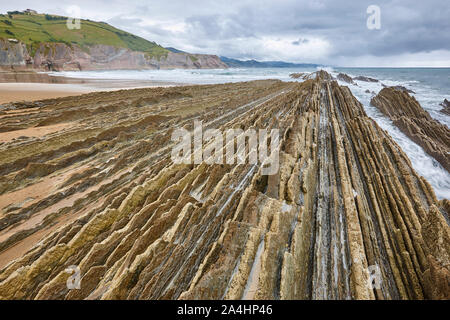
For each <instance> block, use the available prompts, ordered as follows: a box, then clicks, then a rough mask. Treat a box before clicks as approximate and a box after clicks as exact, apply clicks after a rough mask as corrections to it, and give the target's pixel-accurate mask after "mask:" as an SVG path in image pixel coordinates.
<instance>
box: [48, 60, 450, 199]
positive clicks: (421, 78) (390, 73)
mask: <svg viewBox="0 0 450 320" xmlns="http://www.w3.org/2000/svg"><path fill="white" fill-rule="evenodd" d="M322 69H324V70H326V71H328V72H329V73H331V74H332V75H333V76H334V77H336V76H337V75H338V73H340V72H342V73H346V74H348V75H350V76H351V77H356V76H366V77H371V78H375V79H378V80H379V82H373V83H372V82H364V81H358V80H355V83H356V84H355V85H352V84H348V83H345V82H342V81H338V82H339V84H341V85H345V86H348V87H349V88H350V90H351V91H352V93H353V95H354V96H355V97H356V98H357V99H358V100H359V101H360V102H361V103H362V104H363V105H364V108H365V111H366V113H367V114H368V115H369V116H370V117H371V118H373V119H374V120H375V121H376V122H377V123H378V125H379V126H380V127H381V128H383V129H384V130H386V131H387V132H388V133H389V134H390V135H391V136H392V138H393V139H394V140H395V141H396V142H397V143H398V144H399V145H400V146H401V148H402V149H403V151H404V152H405V153H406V154H407V155H408V157H409V159H410V160H411V163H412V165H413V167H414V169H415V170H416V171H417V172H418V173H419V174H420V175H422V176H424V177H425V178H426V179H427V180H428V181H429V182H430V184H431V185H432V186H433V188H434V190H435V193H436V196H437V197H438V198H439V199H443V198H447V199H450V174H449V173H448V172H447V171H446V170H445V169H444V168H443V167H442V166H441V165H440V164H439V163H438V162H437V161H436V160H435V159H434V158H432V157H431V156H429V155H428V154H426V153H425V152H424V150H423V149H422V148H421V147H420V146H418V145H417V144H416V143H414V142H413V141H411V140H410V139H409V138H408V137H407V136H406V135H404V134H403V133H402V132H401V131H400V130H399V129H398V128H397V127H395V126H394V125H393V123H392V121H391V120H389V119H388V118H387V117H385V116H384V115H383V114H381V113H380V112H379V111H378V109H377V108H375V107H374V106H372V105H371V104H370V100H371V98H372V96H373V95H374V94H377V93H378V92H379V91H380V90H381V89H382V88H383V86H382V84H384V85H386V86H396V85H401V86H404V87H406V88H408V89H410V90H412V91H414V92H415V93H413V94H412V95H413V96H414V97H415V98H416V99H417V101H418V102H419V103H420V105H421V106H422V107H423V108H424V109H425V110H426V111H428V112H429V113H430V115H431V117H433V118H434V119H436V120H437V121H439V122H441V123H443V124H445V125H446V126H447V127H450V116H447V115H445V114H443V113H441V112H439V110H441V109H442V106H440V105H439V104H440V103H441V102H442V101H443V100H444V99H447V100H450V68H338V67H323V68H322ZM315 71H317V68H231V69H202V70H198V69H196V70H189V69H176V70H108V71H68V72H57V73H50V74H52V75H55V76H65V77H70V78H85V79H98V80H100V79H108V80H152V81H158V82H173V83H190V84H219V83H227V82H239V81H251V80H260V79H279V80H282V81H302V80H294V79H291V78H290V77H289V75H290V74H291V73H295V72H306V73H309V72H315ZM367 90H368V92H369V93H368V92H366V91H367Z"/></svg>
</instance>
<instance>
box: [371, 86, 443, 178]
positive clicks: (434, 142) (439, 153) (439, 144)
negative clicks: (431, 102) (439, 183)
mask: <svg viewBox="0 0 450 320" xmlns="http://www.w3.org/2000/svg"><path fill="white" fill-rule="evenodd" d="M371 104H372V105H374V106H375V107H377V108H378V109H379V110H380V111H381V112H382V113H383V114H384V115H386V116H387V117H389V118H390V119H391V120H392V121H393V122H394V124H395V125H396V126H397V127H398V128H399V129H400V130H401V131H402V132H403V133H404V134H406V135H407V136H408V137H409V138H410V139H411V140H413V141H414V142H415V143H417V144H418V145H420V146H421V147H422V148H423V149H424V150H425V152H427V153H428V154H429V155H431V156H432V157H433V158H435V159H436V160H437V161H439V163H440V164H441V165H442V166H443V167H444V168H445V169H446V170H447V171H449V172H450V129H449V128H448V127H447V126H446V125H444V124H442V123H440V122H438V121H436V120H434V119H433V118H432V117H431V116H430V114H429V113H428V112H427V111H425V110H424V109H423V108H422V107H421V106H420V104H419V103H418V102H417V100H416V99H415V98H414V97H412V96H410V95H409V94H408V93H407V92H405V91H402V90H397V89H395V88H384V89H382V90H381V91H380V92H379V94H378V95H377V96H375V97H373V98H372V100H371Z"/></svg>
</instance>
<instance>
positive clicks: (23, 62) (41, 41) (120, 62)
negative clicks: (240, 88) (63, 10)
mask: <svg viewBox="0 0 450 320" xmlns="http://www.w3.org/2000/svg"><path fill="white" fill-rule="evenodd" d="M67 20H68V18H67V17H63V16H57V15H51V14H43V13H37V12H36V11H34V10H25V11H9V12H7V13H6V14H0V69H5V68H6V69H8V70H9V69H10V68H13V69H15V70H19V69H33V70H105V69H174V68H194V69H195V68H226V67H227V65H226V64H225V63H223V62H222V61H221V60H220V59H219V57H217V56H214V55H207V54H190V53H187V52H182V51H178V50H176V49H174V48H171V49H173V50H170V49H166V48H163V47H162V46H160V45H158V44H157V43H155V42H153V41H148V40H146V39H144V38H141V37H138V36H136V35H134V34H131V33H129V32H126V31H123V30H120V29H117V28H115V27H113V26H111V25H109V24H107V23H105V22H96V21H91V20H84V19H82V20H81V25H80V27H79V28H78V27H75V26H72V28H68V26H67Z"/></svg>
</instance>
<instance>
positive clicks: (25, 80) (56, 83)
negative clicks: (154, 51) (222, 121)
mask: <svg viewBox="0 0 450 320" xmlns="http://www.w3.org/2000/svg"><path fill="white" fill-rule="evenodd" d="M176 85H185V84H183V83H172V82H162V81H151V80H141V81H136V80H109V79H101V80H92V79H80V78H66V77H59V76H58V77H56V76H49V75H48V74H45V73H34V72H0V103H9V102H17V101H36V100H43V99H54V98H61V97H68V96H76V95H80V94H85V93H90V92H96V91H113V90H121V89H137V88H149V87H170V86H176Z"/></svg>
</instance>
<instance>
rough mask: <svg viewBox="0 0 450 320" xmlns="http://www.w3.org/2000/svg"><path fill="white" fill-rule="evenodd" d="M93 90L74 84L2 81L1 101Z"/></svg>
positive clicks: (58, 95) (33, 98)
mask: <svg viewBox="0 0 450 320" xmlns="http://www.w3.org/2000/svg"><path fill="white" fill-rule="evenodd" d="M92 91H94V90H93V88H92V89H91V88H89V87H82V86H80V85H73V84H53V83H52V84H50V83H20V82H19V83H0V103H8V102H16V101H34V100H43V99H54V98H61V97H68V96H76V95H79V94H83V93H89V92H92Z"/></svg>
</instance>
